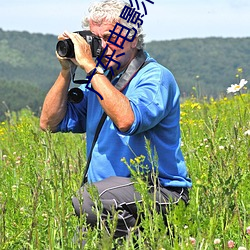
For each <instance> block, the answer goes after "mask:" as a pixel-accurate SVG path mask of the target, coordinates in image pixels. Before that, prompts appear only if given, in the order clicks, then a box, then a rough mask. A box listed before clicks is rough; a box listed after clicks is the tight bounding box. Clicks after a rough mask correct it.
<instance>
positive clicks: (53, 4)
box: [0, 0, 250, 42]
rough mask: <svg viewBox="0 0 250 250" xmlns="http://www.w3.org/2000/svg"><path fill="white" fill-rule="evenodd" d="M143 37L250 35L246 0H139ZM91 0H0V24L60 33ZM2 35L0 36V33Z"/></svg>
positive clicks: (71, 27)
mask: <svg viewBox="0 0 250 250" xmlns="http://www.w3.org/2000/svg"><path fill="white" fill-rule="evenodd" d="M142 1H144V3H145V5H146V7H147V15H145V16H144V17H143V21H144V23H143V29H144V33H145V34H146V36H145V41H146V42H150V41H152V40H155V41H160V40H173V39H183V38H205V37H211V36H213V37H250V1H249V0H151V1H153V2H154V4H150V3H149V2H147V1H146V0H139V1H138V2H139V4H140V6H141V10H140V12H141V13H144V11H143V8H142V5H141V2H142ZM91 2H93V1H92V0H70V1H69V0H67V1H65V0H64V1H63V0H0V28H2V29H3V30H5V31H6V30H16V31H28V32H30V33H43V34H54V35H59V34H61V33H63V32H64V31H65V30H68V31H72V32H73V31H76V30H79V29H81V21H82V18H83V17H84V16H85V14H86V13H87V11H88V6H89V4H90V3H91ZM132 2H133V3H134V6H136V4H135V0H132ZM0 39H1V37H0Z"/></svg>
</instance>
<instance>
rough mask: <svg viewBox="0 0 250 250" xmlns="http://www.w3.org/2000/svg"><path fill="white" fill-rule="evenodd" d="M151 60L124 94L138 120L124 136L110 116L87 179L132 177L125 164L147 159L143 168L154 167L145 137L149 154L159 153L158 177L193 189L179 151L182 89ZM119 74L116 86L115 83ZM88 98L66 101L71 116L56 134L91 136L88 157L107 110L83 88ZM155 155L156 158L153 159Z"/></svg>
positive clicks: (168, 184) (166, 183)
mask: <svg viewBox="0 0 250 250" xmlns="http://www.w3.org/2000/svg"><path fill="white" fill-rule="evenodd" d="M147 60H148V61H150V63H149V64H147V65H146V66H145V67H143V68H142V69H141V70H140V71H139V72H138V73H137V74H136V75H135V77H134V78H133V79H132V80H131V82H130V83H129V85H128V86H127V87H126V88H125V89H124V90H123V91H122V93H123V94H124V95H125V96H126V97H127V98H128V99H129V101H130V104H131V107H132V109H133V112H134V116H135V120H134V123H133V125H132V126H131V128H130V129H129V130H128V131H127V132H125V133H123V132H121V131H119V130H118V128H117V127H116V126H115V124H114V123H113V122H112V120H111V119H110V118H109V117H107V118H106V120H105V122H104V124H103V127H102V130H101V132H100V134H99V137H98V140H97V142H96V144H95V147H94V149H93V153H92V159H91V162H90V165H89V170H88V181H89V182H96V181H100V180H103V179H105V178H107V177H109V176H123V177H129V176H130V171H129V169H128V167H127V166H126V165H125V163H123V162H122V161H121V159H122V158H125V159H126V161H127V162H128V163H129V162H130V159H134V158H135V157H136V156H140V155H144V156H145V157H146V158H145V161H144V165H145V166H146V165H147V166H148V167H149V168H152V163H151V162H150V159H149V156H148V153H147V150H146V143H145V139H148V140H149V141H150V146H151V152H156V153H157V157H155V158H157V161H158V164H157V165H158V166H155V167H157V171H158V173H159V179H160V182H161V184H162V185H163V186H173V187H191V185H192V184H191V180H190V179H189V178H188V177H187V168H186V165H185V161H184V159H183V155H182V152H181V137H180V125H179V119H180V103H179V96H180V91H179V88H178V86H177V83H176V81H175V79H174V77H173V75H172V73H171V72H170V71H169V70H168V69H166V68H165V67H163V66H162V65H160V64H158V63H157V62H156V61H155V60H154V59H153V58H151V57H150V56H149V55H148V57H147ZM118 77H119V76H117V78H115V79H114V80H113V81H112V83H113V84H115V83H116V82H117V79H118ZM80 88H81V89H82V90H83V92H84V99H83V100H82V101H81V102H80V103H78V104H75V103H70V102H68V107H67V113H66V115H65V117H64V119H63V121H62V122H61V123H60V124H59V126H58V131H61V132H70V131H71V132H74V133H84V132H86V135H87V155H89V152H90V149H91V145H92V141H93V138H94V135H95V131H96V128H97V125H98V123H99V121H100V118H101V116H102V113H103V109H102V107H101V105H100V103H99V101H98V99H97V96H96V94H95V93H93V92H92V91H89V90H88V89H86V88H85V85H83V86H80ZM153 157H154V156H153Z"/></svg>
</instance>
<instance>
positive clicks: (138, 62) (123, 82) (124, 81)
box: [81, 50, 150, 186]
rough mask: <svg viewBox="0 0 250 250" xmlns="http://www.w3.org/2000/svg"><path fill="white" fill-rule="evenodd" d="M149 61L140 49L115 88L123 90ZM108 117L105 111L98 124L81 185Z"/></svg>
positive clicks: (84, 180)
mask: <svg viewBox="0 0 250 250" xmlns="http://www.w3.org/2000/svg"><path fill="white" fill-rule="evenodd" d="M148 63H150V61H146V55H145V54H144V52H143V50H139V51H138V53H137V56H136V57H135V58H134V59H133V60H132V61H131V63H130V64H129V66H128V67H127V69H126V70H125V72H124V73H123V74H122V76H121V77H120V79H119V80H118V82H117V83H116V85H115V88H116V89H118V90H119V91H123V90H124V89H125V88H126V87H127V86H128V84H129V83H130V81H131V80H132V79H133V78H134V76H135V75H136V74H137V72H138V71H139V70H140V69H141V68H143V67H145V66H146V65H147V64H148ZM110 73H111V72H109V74H110ZM109 76H110V75H108V78H109ZM106 117H107V114H106V113H105V112H104V113H103V114H102V117H101V119H100V121H99V123H98V125H97V128H96V132H95V136H94V139H93V142H92V145H91V149H90V152H89V156H88V160H87V163H86V167H85V170H84V175H83V180H82V184H81V186H83V185H84V184H85V183H86V182H87V174H88V169H89V164H90V161H91V158H92V152H93V149H94V146H95V143H96V141H97V139H98V136H99V134H100V132H101V129H102V126H103V124H104V122H105V120H106Z"/></svg>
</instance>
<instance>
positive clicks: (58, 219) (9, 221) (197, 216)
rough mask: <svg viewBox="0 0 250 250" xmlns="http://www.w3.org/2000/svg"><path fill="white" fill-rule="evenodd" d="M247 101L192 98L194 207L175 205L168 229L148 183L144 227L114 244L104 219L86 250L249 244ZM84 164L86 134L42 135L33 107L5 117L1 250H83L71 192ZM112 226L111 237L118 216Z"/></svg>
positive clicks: (187, 122) (0, 154)
mask: <svg viewBox="0 0 250 250" xmlns="http://www.w3.org/2000/svg"><path fill="white" fill-rule="evenodd" d="M249 103H250V95H249V94H242V95H236V96H232V97H230V98H222V99H220V100H213V99H209V100H206V99H203V100H199V101H198V100H197V99H195V98H191V99H188V100H186V101H185V102H184V103H183V104H182V105H181V128H182V139H183V145H182V150H183V153H184V156H185V159H186V162H187V166H188V169H189V173H190V176H191V178H192V181H193V188H192V189H191V191H190V197H191V201H190V204H189V205H188V206H187V207H184V206H183V205H181V204H180V205H179V206H176V207H174V208H172V209H171V210H170V211H169V214H168V215H167V217H168V218H167V219H168V221H171V224H170V225H168V226H165V225H164V223H163V222H162V221H163V218H162V216H161V215H159V214H157V213H156V212H155V210H154V204H153V202H152V201H151V200H150V199H149V197H148V196H147V189H146V186H145V185H143V184H142V185H140V186H139V187H138V188H139V189H140V192H141V193H142V194H144V195H143V197H144V202H143V204H142V205H140V207H139V209H140V211H142V212H143V213H144V215H145V216H144V218H143V219H142V222H141V226H142V227H143V230H139V233H137V234H136V233H135V232H136V231H137V230H136V229H137V228H135V230H134V232H132V233H131V234H130V235H129V236H128V238H127V240H125V241H122V242H121V244H120V245H119V244H117V245H116V243H117V242H116V241H114V240H113V239H112V236H110V235H108V234H107V233H106V231H105V230H104V229H103V227H102V222H99V224H100V229H99V230H97V229H89V231H88V232H87V233H86V236H87V245H86V249H112V247H114V246H115V245H116V247H117V249H136V246H137V249H157V250H160V249H161V250H163V249H187V250H188V249H228V241H229V240H232V241H234V245H235V246H234V248H235V249H238V248H239V247H240V246H244V247H245V248H246V249H250V235H248V234H247V232H246V229H247V227H248V226H250V199H249V197H250V182H249V180H250V164H249V162H250V135H248V133H249V130H250V112H249V111H250V110H249ZM85 161H86V159H85V140H84V137H83V135H80V134H50V133H44V132H41V131H40V130H39V126H38V118H37V117H35V116H34V115H33V114H32V112H31V111H30V110H28V109H26V110H22V111H21V112H19V113H7V114H6V121H4V122H2V123H1V124H0V173H1V174H0V249H8V250H9V249H18V250H19V249H53V250H54V249H80V246H79V244H77V242H76V241H74V235H77V233H76V228H77V226H78V227H79V226H80V227H81V226H82V225H85V220H84V217H82V219H81V220H80V221H78V220H77V218H76V217H75V216H74V211H73V207H72V205H71V197H72V196H73V195H75V193H76V191H77V190H78V189H79V186H80V184H81V181H82V173H83V168H84V166H85V163H86V162H85ZM142 162H143V160H142V158H137V159H134V160H133V161H131V162H130V163H129V164H130V165H134V164H135V165H136V164H137V165H141V164H142ZM135 175H136V173H135ZM137 177H138V176H137ZM139 177H140V176H139ZM139 177H138V178H139ZM97 208H98V209H101V208H100V204H99V203H98V200H97ZM107 223H108V224H109V227H110V229H111V234H112V232H113V231H112V230H114V228H115V223H116V221H114V222H112V221H110V220H108V222H107ZM215 240H216V241H215ZM135 243H136V244H135ZM215 243H216V244H215Z"/></svg>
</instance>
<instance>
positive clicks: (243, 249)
mask: <svg viewBox="0 0 250 250" xmlns="http://www.w3.org/2000/svg"><path fill="white" fill-rule="evenodd" d="M238 250H247V249H246V248H245V247H239V248H238Z"/></svg>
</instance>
